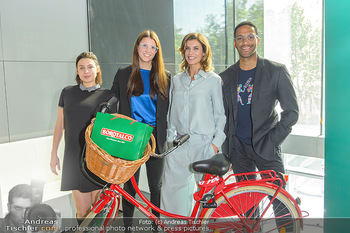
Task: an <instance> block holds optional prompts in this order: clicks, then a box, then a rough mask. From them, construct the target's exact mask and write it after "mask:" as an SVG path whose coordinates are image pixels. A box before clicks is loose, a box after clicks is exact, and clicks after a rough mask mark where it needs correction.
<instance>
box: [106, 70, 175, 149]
mask: <svg viewBox="0 0 350 233" xmlns="http://www.w3.org/2000/svg"><path fill="white" fill-rule="evenodd" d="M130 74H131V65H130V66H127V67H123V68H120V69H118V71H117V73H116V75H115V77H114V81H113V86H112V89H111V90H112V91H113V92H114V93H115V96H116V97H117V98H118V100H119V109H118V113H119V114H123V115H125V116H128V117H131V98H130V97H129V96H128V95H127V94H126V90H127V85H128V81H129V77H130ZM167 76H168V77H169V79H170V73H167ZM169 85H170V80H169ZM168 107H169V99H166V100H164V99H162V98H157V107H156V108H157V110H156V130H157V132H155V133H156V134H155V135H156V144H157V150H158V151H157V152H158V153H163V152H164V151H165V150H166V149H167V142H166V130H167V113H168Z"/></svg>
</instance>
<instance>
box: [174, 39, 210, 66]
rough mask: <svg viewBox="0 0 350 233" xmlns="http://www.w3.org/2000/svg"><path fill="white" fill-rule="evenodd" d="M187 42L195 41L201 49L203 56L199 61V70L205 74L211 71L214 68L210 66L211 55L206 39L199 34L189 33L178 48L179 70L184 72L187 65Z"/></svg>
mask: <svg viewBox="0 0 350 233" xmlns="http://www.w3.org/2000/svg"><path fill="white" fill-rule="evenodd" d="M189 40H197V41H198V42H199V43H200V44H201V45H202V48H203V52H204V56H203V57H202V59H201V60H200V64H201V69H202V70H204V71H205V72H208V71H213V70H214V66H213V64H212V54H211V48H210V45H209V41H208V39H207V38H206V37H205V36H204V35H203V34H201V33H189V34H187V35H186V36H185V37H184V38H183V39H182V43H181V46H180V48H179V49H178V50H179V52H180V54H181V55H182V61H181V64H180V70H181V71H182V72H184V71H185V70H186V69H187V68H188V67H189V64H188V62H187V61H186V58H185V50H186V42H187V41H189Z"/></svg>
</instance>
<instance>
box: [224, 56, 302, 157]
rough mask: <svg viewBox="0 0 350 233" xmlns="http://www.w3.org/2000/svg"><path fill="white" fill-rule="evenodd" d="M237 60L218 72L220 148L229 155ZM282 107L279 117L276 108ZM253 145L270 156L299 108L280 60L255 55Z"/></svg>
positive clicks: (252, 114) (235, 110)
mask: <svg viewBox="0 0 350 233" xmlns="http://www.w3.org/2000/svg"><path fill="white" fill-rule="evenodd" d="M238 70H239V62H237V63H236V64H234V65H232V66H230V67H229V68H227V69H226V70H225V71H223V72H222V73H220V74H219V75H220V76H221V78H222V80H223V82H224V85H223V98H224V107H225V113H226V126H225V134H226V136H227V138H226V140H225V142H224V144H223V146H222V151H223V153H224V154H227V155H230V156H231V153H232V149H233V146H234V137H235V133H236V119H237V82H238ZM277 101H278V102H279V103H280V106H281V108H282V112H281V119H280V120H279V116H278V114H277V112H276V110H275V107H276V104H277ZM250 107H251V118H252V146H253V148H254V150H255V152H256V153H257V154H258V155H260V156H261V157H263V158H266V159H269V158H272V157H273V156H274V154H275V150H279V149H280V148H279V147H280V145H281V144H282V142H283V141H284V139H285V138H286V137H287V136H288V135H289V133H290V132H291V131H292V126H293V125H294V124H295V123H296V122H297V121H298V115H299V108H298V104H297V98H296V94H295V91H294V87H293V84H292V81H291V78H290V75H289V73H288V71H287V68H286V66H285V65H283V64H279V63H277V62H273V61H270V60H267V59H264V58H262V57H258V62H257V66H256V72H255V79H254V85H253V97H252V102H251V106H250Z"/></svg>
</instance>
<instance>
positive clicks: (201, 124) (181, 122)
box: [167, 70, 226, 147]
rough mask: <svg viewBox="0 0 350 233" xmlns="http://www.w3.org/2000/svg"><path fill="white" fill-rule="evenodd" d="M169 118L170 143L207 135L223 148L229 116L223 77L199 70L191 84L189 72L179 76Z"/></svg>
mask: <svg viewBox="0 0 350 233" xmlns="http://www.w3.org/2000/svg"><path fill="white" fill-rule="evenodd" d="M168 117H169V120H168V137H167V140H168V142H172V141H173V140H174V139H175V137H176V136H177V135H183V134H190V135H207V136H211V137H212V138H213V140H212V143H213V144H214V145H216V146H217V147H221V145H222V143H223V142H224V140H225V137H226V136H225V133H224V127H225V124H226V116H225V110H224V105H223V101H222V81H221V78H220V76H219V75H217V74H215V73H214V72H211V71H209V72H204V71H203V70H200V71H199V72H198V74H196V75H195V76H194V81H191V77H190V76H189V74H188V72H187V71H186V72H182V73H179V74H177V75H176V76H175V77H174V78H172V80H171V85H170V93H169V113H168Z"/></svg>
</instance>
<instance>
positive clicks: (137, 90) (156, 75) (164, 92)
mask: <svg viewBox="0 0 350 233" xmlns="http://www.w3.org/2000/svg"><path fill="white" fill-rule="evenodd" d="M145 37H149V38H151V39H153V40H154V41H155V43H156V46H157V47H158V51H157V53H156V54H155V55H154V58H153V59H152V68H151V73H150V77H149V78H150V96H151V98H154V97H155V96H156V94H157V93H159V94H160V96H161V97H162V98H163V99H167V98H168V94H169V86H168V77H167V75H166V73H165V68H164V61H163V54H162V47H161V45H160V41H159V39H158V36H157V34H156V33H155V32H154V31H152V30H146V31H143V32H142V33H141V34H140V35H139V37H138V38H137V40H136V42H135V46H134V52H133V56H132V65H131V69H132V71H131V75H130V77H129V81H128V86H127V91H126V93H127V95H128V96H133V95H134V96H140V95H142V94H143V92H144V87H143V81H142V78H141V72H140V64H139V54H138V47H139V45H140V42H141V40H142V39H143V38H145ZM158 97H159V96H158Z"/></svg>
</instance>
